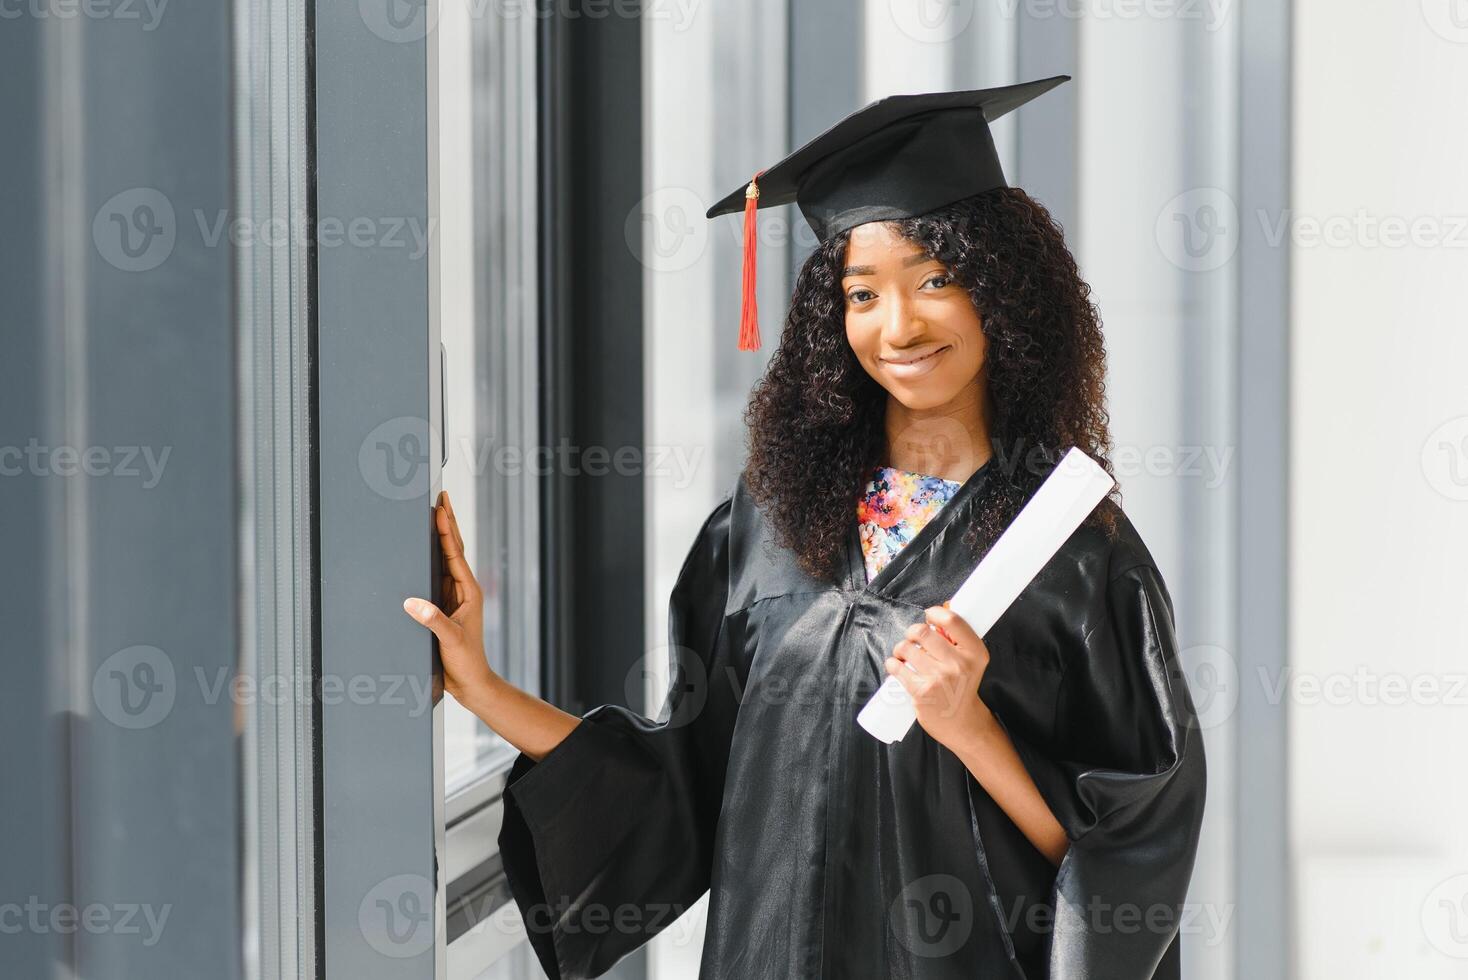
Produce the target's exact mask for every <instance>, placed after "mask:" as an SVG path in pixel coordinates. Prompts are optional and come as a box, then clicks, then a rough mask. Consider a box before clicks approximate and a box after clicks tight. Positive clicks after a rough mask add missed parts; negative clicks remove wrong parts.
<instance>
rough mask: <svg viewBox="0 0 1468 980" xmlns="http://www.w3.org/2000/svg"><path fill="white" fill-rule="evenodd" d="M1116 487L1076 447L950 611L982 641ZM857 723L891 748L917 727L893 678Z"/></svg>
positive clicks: (911, 708) (996, 545)
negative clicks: (1047, 563) (966, 624)
mask: <svg viewBox="0 0 1468 980" xmlns="http://www.w3.org/2000/svg"><path fill="white" fill-rule="evenodd" d="M1113 483H1114V481H1113V480H1112V479H1111V477H1110V476H1109V475H1107V473H1106V471H1105V470H1103V469H1102V468H1101V467H1100V465H1099V464H1097V462H1096V461H1095V460H1093V459H1092V458H1091V457H1090V456H1087V455H1086V454H1085V453H1083V452H1081V451H1080V450H1079V449H1076V448H1075V447H1071V449H1070V450H1069V451H1068V452H1067V453H1066V454H1065V455H1064V456H1063V457H1061V460H1060V463H1059V465H1057V466H1056V467H1055V470H1054V471H1053V472H1052V473H1051V474H1050V475H1049V476H1048V477H1046V478H1045V482H1044V483H1042V484H1040V489H1038V490H1036V491H1035V494H1034V496H1033V497H1031V498H1030V500H1029V502H1028V503H1026V504H1025V505H1024V507H1023V508H1021V510H1020V512H1019V514H1018V515H1017V516H1016V517H1015V519H1014V520H1013V522H1011V523H1010V525H1009V527H1007V528H1006V529H1005V530H1004V533H1003V534H1001V535H1000V536H999V540H998V541H995V542H994V546H993V547H992V548H990V549H989V552H988V554H986V555H984V557H983V559H982V560H981V561H980V562H979V564H978V565H977V566H976V567H975V568H974V570H973V572H972V573H971V574H970V575H969V577H968V578H967V579H965V580H964V583H963V585H961V586H959V587H958V592H956V593H955V594H954V596H953V598H952V599H950V600H949V601H948V608H949V609H952V610H953V611H954V612H956V613H958V614H959V615H960V616H962V617H963V618H964V621H965V622H967V623H968V624H969V625H970V626H972V627H973V629H974V632H975V633H977V634H979V636H983V635H984V634H985V633H987V632H988V631H989V629H990V627H992V626H993V625H994V624H995V623H996V622H997V621H998V619H999V617H1000V616H1002V615H1003V614H1004V611H1005V610H1006V609H1008V608H1009V606H1010V604H1011V603H1013V602H1014V600H1015V599H1017V598H1019V594H1020V593H1021V592H1022V591H1024V588H1025V586H1027V585H1029V584H1030V582H1032V581H1034V578H1035V576H1036V575H1038V574H1040V569H1042V568H1044V567H1045V564H1046V562H1048V561H1049V560H1050V559H1051V558H1053V557H1054V556H1055V553H1056V552H1057V551H1059V550H1060V546H1061V545H1063V544H1065V541H1066V539H1067V538H1069V537H1070V536H1071V534H1072V533H1074V532H1075V530H1076V528H1078V527H1080V526H1081V524H1082V522H1084V521H1085V519H1086V517H1087V516H1088V515H1089V514H1090V513H1091V511H1092V510H1094V509H1095V508H1096V505H1097V504H1099V503H1100V502H1101V500H1102V499H1103V498H1104V497H1105V496H1106V495H1107V494H1108V493H1110V492H1111V488H1112V486H1113ZM976 693H977V692H976ZM856 720H857V723H858V724H860V725H861V727H863V728H865V729H866V730H867V731H868V732H870V733H871V734H872V735H874V736H875V737H877V738H879V739H881V740H882V741H883V742H886V743H888V744H891V743H892V742H896V741H899V740H900V739H902V738H903V736H905V735H906V734H907V732H908V730H909V729H910V728H912V723H913V722H915V721H917V710H916V708H915V707H914V706H913V703H912V696H911V695H909V694H908V693H907V688H905V687H903V686H902V683H901V682H900V681H898V679H897V678H896V677H892V676H890V675H889V676H888V677H887V679H886V680H884V681H883V682H882V686H881V687H880V688H879V689H878V690H877V693H876V694H874V695H872V698H871V700H870V701H868V702H867V703H866V706H865V707H864V708H862V709H861V711H860V712H859V713H858V714H857V716H856Z"/></svg>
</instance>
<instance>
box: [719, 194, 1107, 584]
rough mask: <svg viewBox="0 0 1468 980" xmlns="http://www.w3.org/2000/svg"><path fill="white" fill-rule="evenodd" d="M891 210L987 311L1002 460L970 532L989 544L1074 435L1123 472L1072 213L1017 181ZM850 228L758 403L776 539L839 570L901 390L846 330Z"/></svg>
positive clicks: (821, 262) (809, 277)
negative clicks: (1062, 215)
mask: <svg viewBox="0 0 1468 980" xmlns="http://www.w3.org/2000/svg"><path fill="white" fill-rule="evenodd" d="M890 224H891V225H892V226H893V228H894V229H895V230H896V231H897V232H898V233H900V234H901V235H902V237H904V238H906V239H908V240H910V241H912V242H914V243H915V244H917V245H918V246H919V247H920V248H922V249H923V251H924V252H926V253H927V254H928V255H930V256H931V257H932V258H934V259H936V260H937V261H939V262H941V263H943V265H944V266H946V267H947V269H948V271H949V273H950V274H951V275H952V276H953V278H954V280H955V281H956V282H957V283H959V284H960V285H962V286H963V287H964V288H966V289H967V290H968V293H969V297H970V299H972V301H973V304H974V307H975V309H976V310H978V312H979V317H980V320H981V323H982V329H983V332H984V337H985V339H986V341H987V351H986V354H985V358H984V375H985V378H986V380H987V385H986V387H987V398H988V403H989V404H988V409H989V422H990V424H989V435H990V440H991V442H992V449H993V452H994V460H993V463H992V464H991V465H990V467H989V474H988V476H987V478H986V479H985V480H984V484H983V487H982V489H981V491H980V497H979V499H978V501H977V510H976V512H975V514H976V517H975V520H974V522H973V523H972V524H971V525H970V526H969V527H968V528H967V529H966V531H965V535H964V541H965V543H967V544H968V545H970V546H971V547H973V549H974V551H975V555H976V556H977V555H982V554H983V553H984V552H985V551H987V550H988V548H989V547H990V546H991V545H992V544H993V542H994V540H995V539H996V538H997V537H998V536H999V534H1000V533H1001V532H1002V531H1003V530H1004V528H1005V527H1007V526H1008V524H1009V522H1010V521H1011V520H1012V519H1013V517H1014V515H1015V514H1016V513H1017V512H1018V511H1019V509H1020V507H1022V506H1023V505H1024V503H1025V501H1026V500H1028V499H1029V497H1030V495H1031V494H1032V493H1033V492H1034V491H1035V489H1036V488H1037V487H1038V486H1039V484H1040V483H1041V482H1042V481H1043V480H1044V478H1045V477H1046V476H1047V475H1049V473H1050V471H1051V470H1052V469H1053V468H1054V466H1055V464H1056V463H1057V462H1058V461H1059V459H1060V456H1061V455H1062V454H1063V453H1064V452H1065V450H1066V449H1068V448H1069V447H1071V446H1077V447H1079V448H1081V449H1083V450H1084V451H1085V452H1087V453H1088V454H1090V455H1091V457H1092V458H1094V459H1095V460H1096V461H1097V462H1098V463H1100V464H1101V465H1102V466H1103V467H1104V468H1105V469H1106V471H1107V472H1108V473H1110V472H1112V468H1111V461H1110V452H1111V434H1110V431H1109V418H1108V415H1107V411H1106V402H1105V392H1106V384H1105V374H1106V350H1105V346H1104V344H1103V342H1102V337H1101V319H1100V315H1099V313H1098V311H1097V309H1096V306H1095V304H1094V303H1092V302H1091V299H1090V293H1091V287H1090V286H1089V285H1088V284H1087V283H1086V282H1084V281H1083V280H1082V279H1081V277H1080V273H1079V271H1078V269H1077V268H1076V263H1075V258H1074V257H1073V256H1072V255H1071V253H1070V249H1069V248H1067V247H1066V244H1065V239H1064V235H1063V232H1062V229H1061V227H1060V225H1059V224H1058V223H1057V222H1056V221H1055V219H1054V218H1053V217H1052V216H1051V214H1050V212H1049V211H1048V210H1047V209H1046V208H1045V207H1044V205H1042V204H1041V203H1040V202H1038V201H1036V200H1035V199H1034V198H1032V197H1030V195H1029V194H1027V193H1025V192H1024V191H1023V190H1020V189H1019V188H1014V187H1004V188H997V189H995V190H991V191H986V192H984V193H982V194H976V195H974V196H972V197H968V198H965V199H963V200H961V201H958V202H955V203H954V204H950V205H946V206H945V207H942V208H939V209H937V210H935V211H931V212H928V213H927V214H923V215H920V216H918V217H914V218H903V219H898V220H894V221H892V222H890ZM849 239H850V232H843V233H841V234H839V235H835V236H832V237H831V238H830V239H829V240H827V241H825V242H822V243H821V244H820V245H819V246H817V248H816V249H815V251H814V252H812V253H811V255H810V257H809V258H808V259H807V260H806V262H805V264H804V265H803V266H802V267H801V270H800V274H799V276H798V277H797V279H796V283H795V291H794V295H793V297H792V299H791V302H790V309H789V313H788V314H787V315H786V318H785V324H784V328H783V330H782V332H781V336H780V342H779V345H778V347H777V348H776V350H775V352H774V354H773V355H772V356H771V359H770V362H769V366H768V368H767V369H766V371H765V374H764V376H763V377H762V378H761V379H760V381H759V383H758V384H756V385H755V387H754V390H753V391H752V393H751V395H750V399H749V405H748V408H747V409H746V411H745V413H744V422H745V424H746V425H747V426H748V443H749V458H748V461H747V463H746V466H745V472H744V478H745V483H746V485H747V486H748V488H749V491H750V494H751V496H752V497H753V498H754V500H755V501H756V502H757V503H758V504H759V505H760V506H761V509H762V510H763V511H764V512H765V514H766V519H767V520H768V521H769V522H770V523H771V526H772V528H773V529H774V531H775V537H776V540H777V542H778V543H779V544H781V545H783V546H784V547H786V548H789V549H790V550H791V551H793V552H794V553H795V555H796V558H797V561H798V563H799V564H800V566H801V568H802V569H804V570H805V571H806V572H807V573H808V574H810V575H812V576H814V577H816V578H818V579H822V580H826V581H834V580H837V579H839V577H840V574H841V572H842V570H843V568H844V561H845V559H844V549H845V542H846V541H847V540H848V535H849V534H850V533H851V529H852V527H853V523H854V520H855V513H856V504H857V501H858V500H859V499H860V497H861V494H862V492H863V490H864V489H865V487H866V484H867V481H868V480H870V479H871V476H872V470H873V469H874V468H875V467H876V466H878V465H880V464H881V463H882V462H883V456H884V454H885V452H886V434H885V416H886V406H887V399H888V396H887V392H886V391H885V389H883V388H882V387H881V385H879V384H878V383H877V382H876V381H875V380H873V378H872V377H871V376H870V375H869V374H867V372H866V371H865V370H864V369H863V368H862V366H861V364H860V362H859V361H858V360H857V358H856V355H855V353H854V352H853V351H852V349H851V345H850V344H849V343H848V341H847V339H846V311H845V297H844V294H843V292H842V289H841V272H842V269H843V265H844V261H845V256H846V247H847V243H848V241H849ZM813 464H815V465H813ZM994 464H997V465H994ZM1112 496H1113V498H1114V497H1116V491H1114V490H1113V493H1112ZM1115 520H1116V508H1115V507H1114V506H1111V505H1103V506H1101V507H1098V508H1097V509H1096V510H1095V511H1094V512H1093V513H1092V515H1091V517H1090V518H1089V519H1088V522H1089V523H1092V524H1099V525H1100V526H1102V527H1103V528H1104V529H1105V530H1106V532H1107V533H1108V535H1111V534H1113V533H1114V528H1115Z"/></svg>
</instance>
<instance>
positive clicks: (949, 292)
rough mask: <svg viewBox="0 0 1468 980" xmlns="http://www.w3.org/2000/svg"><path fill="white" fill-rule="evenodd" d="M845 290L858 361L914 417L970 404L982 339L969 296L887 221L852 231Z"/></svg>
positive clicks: (849, 337) (849, 329) (977, 381)
mask: <svg viewBox="0 0 1468 980" xmlns="http://www.w3.org/2000/svg"><path fill="white" fill-rule="evenodd" d="M841 289H842V292H843V293H844V294H845V307H846V339H847V342H848V343H850V344H851V349H852V351H854V352H855V353H856V357H857V360H859V361H860V362H861V366H862V367H863V368H865V369H866V372H867V373H868V374H870V375H871V376H872V378H874V379H875V380H876V382H877V383H878V384H880V385H881V386H882V387H883V388H884V389H886V391H887V393H888V394H889V395H891V397H893V398H895V399H896V400H897V401H898V402H900V403H901V404H902V406H903V407H904V408H906V409H908V410H910V411H926V410H933V409H939V410H941V409H942V408H944V407H945V406H948V405H952V404H956V403H960V402H963V401H966V400H971V399H972V398H973V396H974V394H975V390H974V389H975V388H976V387H978V386H979V385H981V384H982V380H981V378H980V372H981V370H982V368H983V366H984V349H985V341H984V332H983V329H982V324H981V321H980V318H979V312H978V310H976V309H975V308H974V304H973V301H972V300H971V299H970V298H969V294H968V290H967V289H965V288H964V287H963V286H961V285H959V284H958V283H957V282H955V281H954V280H953V278H952V277H951V276H950V275H949V273H948V270H947V269H946V268H945V267H944V265H943V263H941V262H939V261H938V260H937V259H934V258H931V257H930V256H928V254H927V253H925V252H924V251H923V250H922V249H921V248H920V247H919V246H918V245H917V244H916V243H915V242H912V241H911V240H909V239H906V238H904V237H902V236H901V235H900V234H898V232H897V231H896V229H894V228H893V227H892V226H891V225H889V224H887V223H886V222H869V223H867V224H864V225H858V226H857V227H855V228H853V229H852V230H851V240H850V243H849V244H848V245H847V249H846V261H845V263H844V266H843V272H842V278H841Z"/></svg>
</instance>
